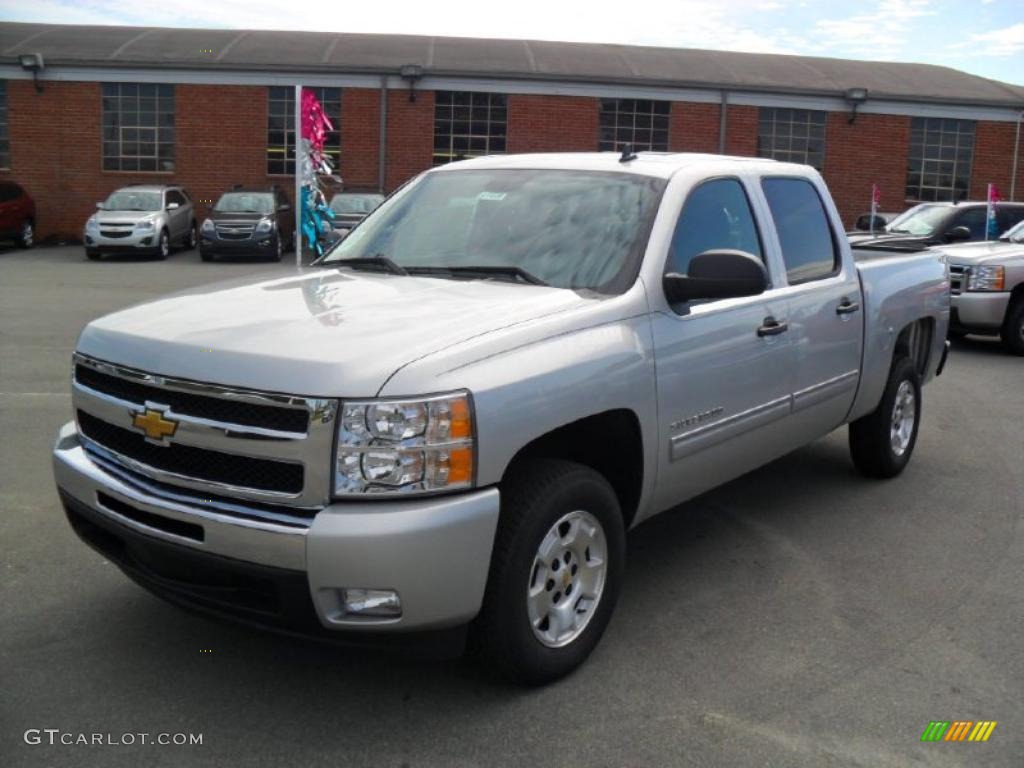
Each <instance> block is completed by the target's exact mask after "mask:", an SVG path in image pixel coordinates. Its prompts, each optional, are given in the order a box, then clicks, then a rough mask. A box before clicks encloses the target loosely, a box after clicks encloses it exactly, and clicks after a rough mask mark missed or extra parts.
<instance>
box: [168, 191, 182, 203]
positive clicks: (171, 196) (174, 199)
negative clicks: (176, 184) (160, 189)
mask: <svg viewBox="0 0 1024 768" xmlns="http://www.w3.org/2000/svg"><path fill="white" fill-rule="evenodd" d="M167 202H168V203H177V204H178V205H181V206H184V205H185V198H184V197H182V195H181V193H180V192H178V191H177V190H175V189H169V190H167Z"/></svg>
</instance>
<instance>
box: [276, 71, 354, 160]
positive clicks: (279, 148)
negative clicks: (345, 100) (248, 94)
mask: <svg viewBox="0 0 1024 768" xmlns="http://www.w3.org/2000/svg"><path fill="white" fill-rule="evenodd" d="M308 90H311V91H312V92H313V95H314V96H316V98H317V101H319V102H320V106H321V107H323V110H324V115H325V116H326V117H327V119H328V120H330V121H331V125H332V126H333V130H331V131H328V133H327V136H326V137H325V138H324V156H325V157H326V158H327V159H328V160H329V161H330V163H331V166H332V167H333V168H335V169H337V168H338V166H339V165H340V159H341V89H340V88H309V89H308ZM266 162H267V173H268V174H270V175H289V176H290V175H292V174H294V173H295V89H294V88H292V87H289V86H277V85H275V86H269V87H268V88H267V149H266Z"/></svg>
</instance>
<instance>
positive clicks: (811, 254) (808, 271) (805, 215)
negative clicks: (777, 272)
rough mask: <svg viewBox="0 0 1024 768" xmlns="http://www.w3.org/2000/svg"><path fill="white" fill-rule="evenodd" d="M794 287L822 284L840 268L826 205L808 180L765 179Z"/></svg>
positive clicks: (764, 183) (787, 269)
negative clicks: (813, 282)
mask: <svg viewBox="0 0 1024 768" xmlns="http://www.w3.org/2000/svg"><path fill="white" fill-rule="evenodd" d="M761 186H762V188H763V189H764V195H765V197H766V198H767V199H768V207H769V208H770V209H771V212H772V218H773V219H774V220H775V231H776V232H777V233H778V235H779V244H780V245H781V246H782V259H783V261H784V262H785V264H786V278H787V279H788V281H789V283H790V285H795V284H797V283H806V282H807V281H808V280H820V279H821V278H823V277H828V276H829V275H832V274H834V273H835V272H836V271H837V270H838V267H839V258H838V254H837V252H836V244H835V238H834V237H833V236H832V227H831V226H829V223H828V215H827V214H826V213H825V205H824V203H822V201H821V197H820V196H819V195H818V190H816V189H815V188H814V185H813V184H811V183H810V182H809V181H807V180H806V179H763V180H762V181H761Z"/></svg>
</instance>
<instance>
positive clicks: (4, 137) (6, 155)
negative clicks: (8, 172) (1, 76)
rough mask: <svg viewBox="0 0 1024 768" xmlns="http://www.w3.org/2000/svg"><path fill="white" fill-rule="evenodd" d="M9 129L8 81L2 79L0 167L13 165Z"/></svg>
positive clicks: (0, 83)
mask: <svg viewBox="0 0 1024 768" xmlns="http://www.w3.org/2000/svg"><path fill="white" fill-rule="evenodd" d="M7 131H8V127H7V81H6V80H0V168H10V167H11V139H10V135H9V134H8V132H7Z"/></svg>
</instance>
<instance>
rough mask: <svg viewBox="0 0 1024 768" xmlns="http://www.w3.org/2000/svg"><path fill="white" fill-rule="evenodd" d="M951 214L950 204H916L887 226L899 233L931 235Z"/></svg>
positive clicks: (889, 229) (890, 230)
mask: <svg viewBox="0 0 1024 768" xmlns="http://www.w3.org/2000/svg"><path fill="white" fill-rule="evenodd" d="M948 214H949V206H948V205H915V206H914V207H913V208H911V209H910V210H909V211H904V212H903V213H901V214H900V215H899V216H897V217H896V218H895V219H893V220H892V222H891V223H890V224H889V225H888V226H887V227H886V228H885V229H886V231H888V232H896V233H897V234H909V235H921V236H922V237H924V236H928V235H931V234H932V233H933V232H934V231H935V229H936V227H938V226H939V224H941V223H942V222H943V220H945V218H946V216H947V215H948Z"/></svg>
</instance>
